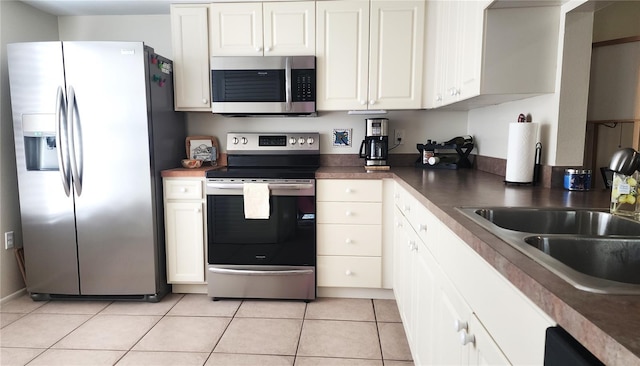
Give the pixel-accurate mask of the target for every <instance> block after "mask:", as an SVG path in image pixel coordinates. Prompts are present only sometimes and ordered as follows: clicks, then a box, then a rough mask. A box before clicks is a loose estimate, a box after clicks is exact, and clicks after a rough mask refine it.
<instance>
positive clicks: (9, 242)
mask: <svg viewBox="0 0 640 366" xmlns="http://www.w3.org/2000/svg"><path fill="white" fill-rule="evenodd" d="M13 245H14V244H13V231H7V232H6V233H4V249H11V248H13Z"/></svg>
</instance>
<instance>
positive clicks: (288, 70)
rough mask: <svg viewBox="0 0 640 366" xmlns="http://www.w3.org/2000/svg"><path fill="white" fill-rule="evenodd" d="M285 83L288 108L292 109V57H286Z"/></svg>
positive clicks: (288, 109)
mask: <svg viewBox="0 0 640 366" xmlns="http://www.w3.org/2000/svg"><path fill="white" fill-rule="evenodd" d="M284 84H285V98H286V100H285V101H286V106H285V108H286V110H287V111H288V112H290V111H291V99H292V98H291V57H286V58H285V61H284Z"/></svg>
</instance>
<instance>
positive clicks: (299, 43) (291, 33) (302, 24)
mask: <svg viewBox="0 0 640 366" xmlns="http://www.w3.org/2000/svg"><path fill="white" fill-rule="evenodd" d="M263 12H264V17H263V22H264V55H265V56H292V55H293V56H305V55H309V56H313V55H315V54H316V9H315V2H313V1H302V2H289V3H264V4H263Z"/></svg>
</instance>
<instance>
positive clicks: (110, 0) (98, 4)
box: [20, 0, 211, 15]
mask: <svg viewBox="0 0 640 366" xmlns="http://www.w3.org/2000/svg"><path fill="white" fill-rule="evenodd" d="M20 1H22V2H23V3H26V4H29V5H31V6H33V7H34V8H38V9H40V10H42V11H44V12H47V13H49V14H53V15H149V14H169V5H170V4H175V3H191V4H193V3H210V2H211V0H138V1H135V0H20Z"/></svg>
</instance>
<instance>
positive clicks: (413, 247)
mask: <svg viewBox="0 0 640 366" xmlns="http://www.w3.org/2000/svg"><path fill="white" fill-rule="evenodd" d="M416 248H417V245H416V242H415V241H413V240H409V250H415V249H416Z"/></svg>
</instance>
